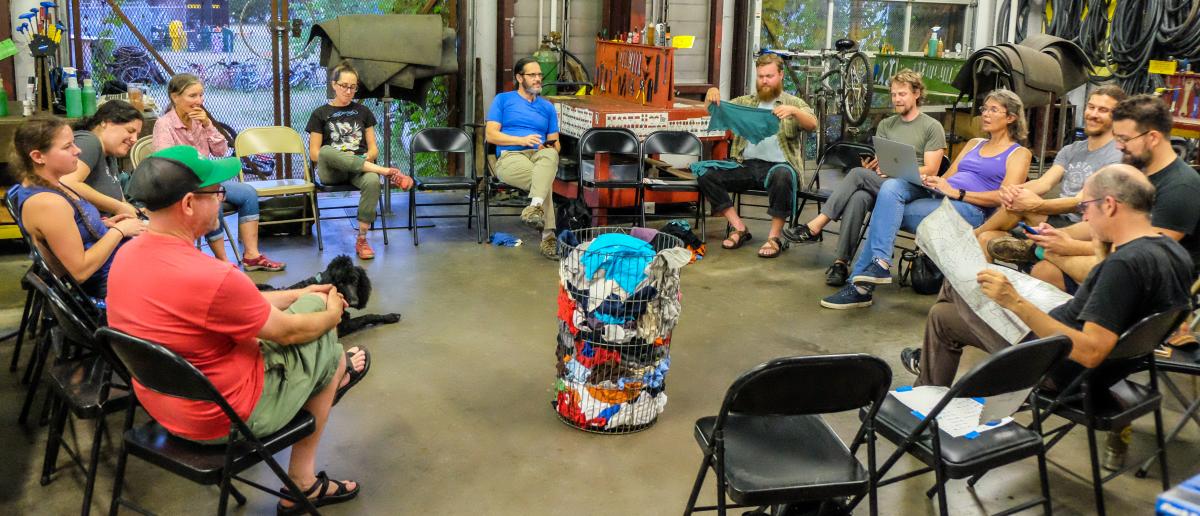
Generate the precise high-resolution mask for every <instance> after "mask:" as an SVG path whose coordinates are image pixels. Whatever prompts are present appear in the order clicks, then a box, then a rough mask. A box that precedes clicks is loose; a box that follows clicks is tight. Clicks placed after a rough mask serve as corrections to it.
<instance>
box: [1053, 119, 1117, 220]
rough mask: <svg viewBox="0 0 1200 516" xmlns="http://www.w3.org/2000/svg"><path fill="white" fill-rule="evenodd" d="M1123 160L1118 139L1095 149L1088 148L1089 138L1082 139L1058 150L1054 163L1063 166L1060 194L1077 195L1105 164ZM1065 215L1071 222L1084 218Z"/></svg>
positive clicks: (1073, 214)
mask: <svg viewBox="0 0 1200 516" xmlns="http://www.w3.org/2000/svg"><path fill="white" fill-rule="evenodd" d="M1120 162H1121V151H1120V150H1119V149H1117V141H1116V140H1115V139H1114V140H1109V141H1108V143H1106V144H1104V146H1103V147H1100V148H1099V149H1096V150H1095V151H1089V150H1088V142H1087V140H1080V141H1077V142H1075V143H1072V144H1070V145H1067V146H1066V147H1063V148H1062V150H1060V151H1058V156H1055V157H1054V164H1055V165H1058V166H1060V167H1062V168H1063V177H1062V180H1061V181H1060V182H1059V191H1060V193H1059V196H1060V197H1063V198H1066V197H1075V196H1076V195H1079V191H1080V190H1083V182H1084V181H1085V180H1087V178H1088V176H1091V175H1092V174H1093V173H1095V172H1096V171H1097V170H1100V168H1101V167H1103V166H1105V165H1111V164H1113V163H1120ZM1064 216H1065V217H1066V218H1067V219H1068V220H1070V221H1071V222H1079V221H1081V220H1083V216H1081V215H1080V214H1078V213H1067V214H1064Z"/></svg>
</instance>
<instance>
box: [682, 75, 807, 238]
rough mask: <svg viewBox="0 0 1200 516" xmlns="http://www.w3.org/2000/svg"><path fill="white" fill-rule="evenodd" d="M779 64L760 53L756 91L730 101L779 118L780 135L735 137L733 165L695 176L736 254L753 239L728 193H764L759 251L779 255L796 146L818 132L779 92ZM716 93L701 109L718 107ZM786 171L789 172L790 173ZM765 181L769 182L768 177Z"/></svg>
mask: <svg viewBox="0 0 1200 516" xmlns="http://www.w3.org/2000/svg"><path fill="white" fill-rule="evenodd" d="M784 66H785V65H784V64H783V59H782V58H780V57H779V56H778V55H775V54H763V55H761V56H759V57H758V59H757V60H755V62H754V70H755V73H756V77H757V81H756V84H757V89H756V91H755V93H754V94H751V95H742V96H741V97H738V98H735V99H732V100H730V101H729V103H730V104H734V105H736V106H743V107H750V108H759V109H762V110H769V111H771V113H772V114H774V115H775V116H776V117H778V118H779V131H778V132H777V133H776V134H774V135H771V136H769V137H767V138H765V139H763V140H760V141H759V142H758V143H750V142H749V141H748V140H746V139H745V138H743V137H741V136H738V135H736V134H735V135H734V136H733V146H732V147H731V149H730V151H729V156H730V158H731V159H732V160H733V161H735V162H736V163H737V166H736V167H734V168H727V169H718V170H712V171H709V172H708V173H706V174H704V175H702V176H700V177H698V178H697V179H696V182H697V184H698V186H699V187H700V191H701V192H702V193H703V194H704V197H705V198H706V199H708V203H709V204H710V205H711V206H712V214H713V215H720V216H722V217H725V220H726V221H728V222H729V227H730V228H731V231H730V233H729V235H728V236H727V237H726V238H725V241H723V242H721V247H723V248H725V249H737V248H739V247H741V246H742V245H743V244H745V243H746V242H749V241H750V239H751V238H753V235H751V234H750V230H749V229H747V228H746V223H745V222H744V221H742V218H741V217H739V216H738V213H737V208H735V207H734V206H733V199H732V198H731V197H730V196H729V194H730V193H739V192H745V191H746V190H751V189H759V188H763V185H764V184H765V185H766V190H767V205H768V207H767V215H770V216H771V229H770V230H769V231H768V233H767V241H766V242H764V243H763V245H762V247H760V248H759V250H758V256H759V257H760V258H775V257H777V256H779V254H780V253H782V252H783V250H784V245H783V241H782V240H780V239H779V236H780V235H781V234H782V232H783V225H784V223H785V222H787V219H788V218H789V217H791V216H792V208H793V206H794V205H795V202H796V187H797V186H798V185H797V184H796V183H795V181H799V179H797V178H796V177H795V174H798V173H799V171H801V170H804V163H803V160H804V158H803V156H802V155H801V152H800V142H801V140H803V138H804V131H812V130H814V129H816V128H817V117H816V116H814V115H813V111H812V108H810V107H808V104H806V103H805V102H804V101H803V100H801V99H800V98H799V97H797V96H795V95H792V94H790V93H786V92H784V91H783V67H784ZM720 103H721V90H718V89H717V88H709V90H708V93H707V94H705V96H704V104H705V106H708V105H709V104H720ZM789 168H790V169H791V170H789ZM768 176H770V177H768Z"/></svg>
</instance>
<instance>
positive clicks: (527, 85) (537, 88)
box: [521, 81, 542, 95]
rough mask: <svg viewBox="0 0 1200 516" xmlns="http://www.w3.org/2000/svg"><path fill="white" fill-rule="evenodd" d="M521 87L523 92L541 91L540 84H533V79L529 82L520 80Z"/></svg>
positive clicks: (535, 93)
mask: <svg viewBox="0 0 1200 516" xmlns="http://www.w3.org/2000/svg"><path fill="white" fill-rule="evenodd" d="M521 89H522V90H525V93H530V94H533V95H539V94H541V93H542V85H540V84H538V85H534V83H533V81H530V82H529V83H526V82H525V81H521Z"/></svg>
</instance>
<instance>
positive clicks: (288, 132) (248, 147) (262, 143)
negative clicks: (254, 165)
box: [233, 126, 312, 182]
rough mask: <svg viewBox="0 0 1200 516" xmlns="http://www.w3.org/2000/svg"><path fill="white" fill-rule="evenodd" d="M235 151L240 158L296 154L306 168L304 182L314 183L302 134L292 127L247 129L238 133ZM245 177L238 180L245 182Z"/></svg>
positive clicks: (240, 175)
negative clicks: (257, 155) (258, 155)
mask: <svg viewBox="0 0 1200 516" xmlns="http://www.w3.org/2000/svg"><path fill="white" fill-rule="evenodd" d="M233 151H234V154H236V155H237V157H239V158H245V157H247V156H253V155H255V154H296V155H298V156H300V158H301V159H300V163H301V166H302V167H304V180H305V181H308V182H312V177H311V175H310V174H309V170H308V149H307V148H306V147H305V146H304V140H303V139H301V138H300V133H297V132H296V130H295V129H292V128H291V127H283V126H269V127H251V128H249V129H246V130H245V131H242V132H241V133H238V136H237V139H236V140H234V142H233ZM243 175H244V174H238V179H239V180H243V179H244V178H243Z"/></svg>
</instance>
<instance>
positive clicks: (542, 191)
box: [485, 57, 560, 260]
mask: <svg viewBox="0 0 1200 516" xmlns="http://www.w3.org/2000/svg"><path fill="white" fill-rule="evenodd" d="M513 75H514V79H516V82H517V89H516V90H515V91H508V92H504V93H500V94H497V95H496V98H495V99H494V100H492V107H491V109H489V110H488V114H487V124H486V126H485V127H486V129H485V130H486V133H485V135H486V138H487V141H488V143H491V144H493V145H495V146H496V156H497V157H498V158H499V159H497V160H496V177H497V178H499V179H500V180H501V181H504V182H505V183H508V184H510V185H512V186H514V187H516V188H520V189H522V190H525V191H527V192H529V206H526V207H525V209H523V210H521V222H524V223H525V224H526V225H527V226H529V227H531V228H533V229H535V230H537V231H541V233H542V243H541V246H540V249H541V252H542V256H545V257H546V258H549V259H551V260H557V259H558V249H557V247H558V239H557V238H555V237H554V199H553V197H554V176H555V174H556V173H557V172H558V151H559V149H560V145H559V143H558V113H557V112H555V110H554V105H553V104H551V103H550V101H548V100H546V99H545V98H543V97H541V95H540V94H541V93H542V77H543V76H542V67H541V65H539V64H538V62H537V60H535V59H533V58H532V57H522V58H521V59H519V60H517V63H516V64H515V65H513Z"/></svg>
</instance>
